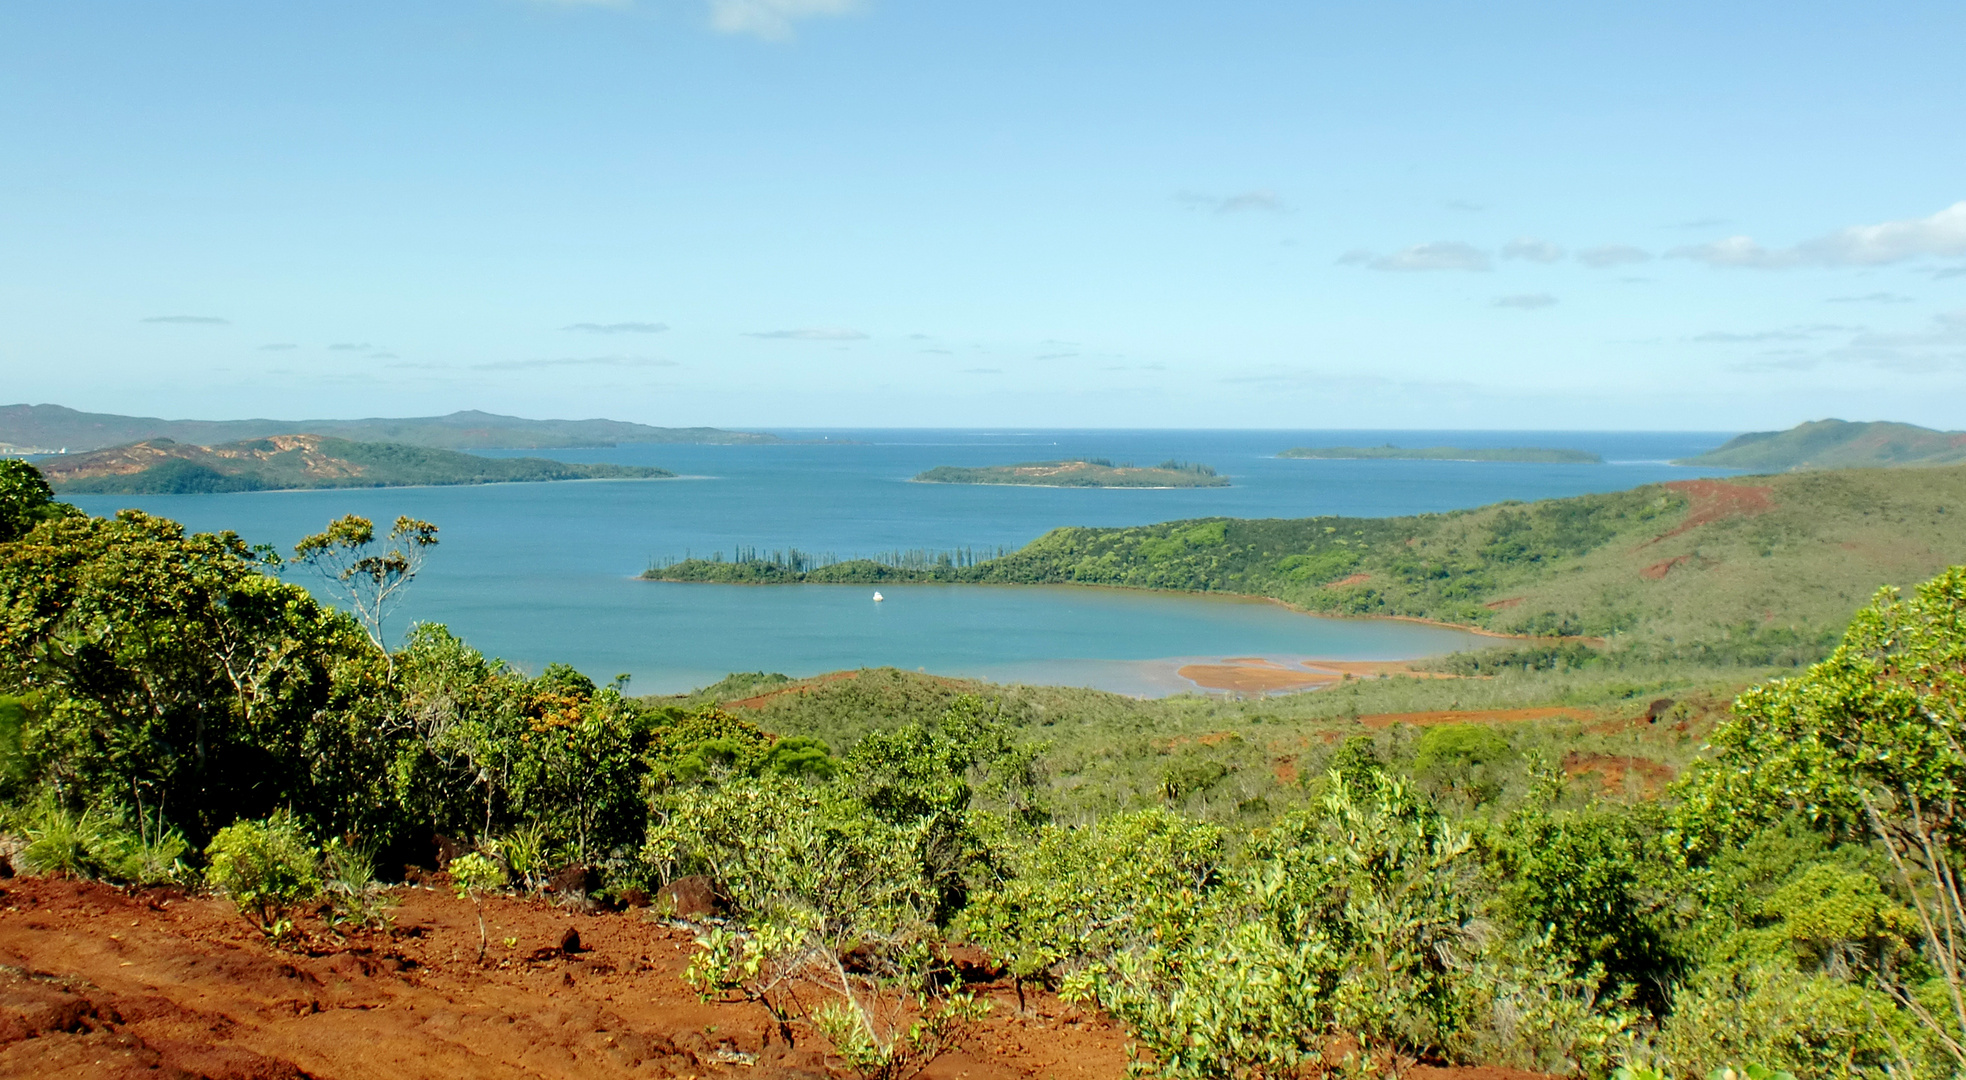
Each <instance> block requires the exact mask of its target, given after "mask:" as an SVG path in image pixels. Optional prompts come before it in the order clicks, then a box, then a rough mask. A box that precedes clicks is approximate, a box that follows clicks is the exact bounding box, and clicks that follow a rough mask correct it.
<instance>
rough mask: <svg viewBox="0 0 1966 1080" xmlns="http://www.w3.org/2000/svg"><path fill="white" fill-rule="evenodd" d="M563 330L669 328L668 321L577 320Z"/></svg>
mask: <svg viewBox="0 0 1966 1080" xmlns="http://www.w3.org/2000/svg"><path fill="white" fill-rule="evenodd" d="M560 329H562V330H573V331H577V332H579V333H582V334H660V333H661V332H663V331H664V330H667V329H669V324H668V323H659V322H611V323H591V322H577V323H574V324H573V325H572V326H562V327H560Z"/></svg>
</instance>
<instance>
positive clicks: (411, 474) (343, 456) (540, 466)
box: [40, 435, 675, 495]
mask: <svg viewBox="0 0 1966 1080" xmlns="http://www.w3.org/2000/svg"><path fill="white" fill-rule="evenodd" d="M40 467H41V470H42V472H44V473H45V474H46V475H47V477H48V480H49V482H50V483H52V484H53V485H54V487H55V488H56V490H58V491H61V492H63V493H65V494H75V495H85V494H111V495H183V494H195V493H203V492H224V491H274V490H290V489H298V488H344V487H404V486H409V485H418V484H497V483H514V482H523V481H542V480H591V479H652V478H657V477H664V476H674V475H675V474H674V473H672V472H669V471H667V470H666V469H656V468H649V467H646V466H635V465H576V464H571V463H568V462H564V461H550V460H547V459H545V458H487V457H479V456H477V455H475V454H465V453H459V452H458V451H455V450H437V449H432V448H430V447H423V446H406V445H403V444H400V443H368V442H351V441H349V440H347V439H336V438H329V437H325V436H321V435H275V436H271V437H268V438H264V439H248V440H246V441H244V442H236V443H227V444H224V445H221V446H193V445H187V444H184V443H179V442H173V441H172V440H170V439H152V440H150V441H148V442H141V443H136V444H134V445H131V446H119V447H115V448H113V449H109V450H96V451H93V452H90V453H86V454H67V455H63V456H61V457H57V458H49V459H44V460H43V461H42V462H41V463H40Z"/></svg>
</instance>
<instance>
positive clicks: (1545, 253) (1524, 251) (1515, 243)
mask: <svg viewBox="0 0 1966 1080" xmlns="http://www.w3.org/2000/svg"><path fill="white" fill-rule="evenodd" d="M1502 258H1504V259H1521V260H1523V261H1525V262H1537V263H1553V262H1555V261H1557V260H1558V259H1561V258H1563V249H1562V248H1560V247H1557V246H1556V245H1555V244H1552V243H1550V242H1549V241H1547V240H1538V239H1536V238H1535V237H1533V236H1518V237H1516V238H1515V239H1514V240H1511V241H1509V242H1508V243H1507V244H1506V245H1504V246H1503V248H1502Z"/></svg>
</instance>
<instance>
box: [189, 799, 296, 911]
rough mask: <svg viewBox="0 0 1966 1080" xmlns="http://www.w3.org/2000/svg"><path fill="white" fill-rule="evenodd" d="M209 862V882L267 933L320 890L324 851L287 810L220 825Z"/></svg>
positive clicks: (207, 852) (209, 851)
mask: <svg viewBox="0 0 1966 1080" xmlns="http://www.w3.org/2000/svg"><path fill="white" fill-rule="evenodd" d="M205 861H206V866H205V881H206V883H207V884H209V885H210V886H211V887H212V888H213V890H215V891H216V892H218V893H219V894H220V895H222V896H227V897H230V898H231V899H232V902H233V903H235V904H237V905H238V906H239V911H240V913H241V914H243V915H245V916H246V917H247V918H249V919H252V920H253V921H254V922H256V923H257V924H258V925H259V927H260V928H261V929H263V930H265V931H267V932H268V933H277V932H279V931H280V930H282V929H283V927H284V926H285V925H286V921H285V916H286V914H287V912H288V911H289V910H290V909H292V908H293V907H294V906H295V905H297V904H300V903H302V902H304V901H308V900H312V899H314V898H315V897H317V896H319V895H320V894H321V853H320V851H319V850H318V849H316V848H315V846H314V844H313V841H312V840H311V839H309V837H308V835H307V833H306V830H304V829H303V828H302V827H301V825H300V822H298V821H297V820H295V819H294V817H293V816H292V815H290V814H288V813H286V812H285V811H282V812H280V813H277V814H274V815H273V816H271V817H269V818H266V819H264V820H262V821H236V822H234V823H232V824H231V825H227V826H226V827H225V828H223V829H220V830H219V831H218V835H217V836H214V837H213V838H212V842H211V844H210V845H208V846H207V847H206V848H205Z"/></svg>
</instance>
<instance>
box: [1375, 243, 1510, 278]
mask: <svg viewBox="0 0 1966 1080" xmlns="http://www.w3.org/2000/svg"><path fill="white" fill-rule="evenodd" d="M1338 261H1339V262H1340V263H1344V264H1346V265H1350V266H1364V267H1367V268H1369V269H1373V270H1392V271H1400V272H1414V271H1424V270H1473V271H1480V270H1487V269H1489V268H1490V265H1491V264H1490V263H1489V261H1488V253H1487V252H1485V251H1482V250H1481V249H1480V248H1477V247H1473V246H1470V245H1468V244H1463V243H1461V242H1459V241H1457V240H1441V241H1436V242H1434V243H1431V244H1416V245H1414V246H1413V247H1410V248H1407V249H1406V250H1405V251H1395V252H1393V253H1392V254H1390V255H1374V254H1373V253H1372V252H1370V251H1348V252H1346V253H1345V254H1343V255H1341V256H1339V258H1338Z"/></svg>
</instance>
